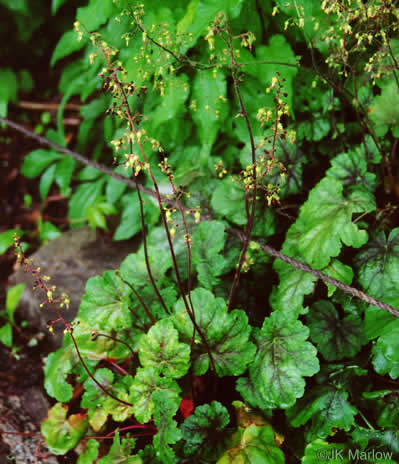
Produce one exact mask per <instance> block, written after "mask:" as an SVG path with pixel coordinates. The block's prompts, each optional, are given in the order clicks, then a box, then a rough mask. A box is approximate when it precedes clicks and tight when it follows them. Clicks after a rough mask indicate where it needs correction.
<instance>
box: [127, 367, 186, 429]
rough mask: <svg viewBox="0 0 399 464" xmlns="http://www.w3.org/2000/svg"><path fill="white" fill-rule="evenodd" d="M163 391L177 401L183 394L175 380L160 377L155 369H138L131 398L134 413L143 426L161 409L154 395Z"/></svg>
mask: <svg viewBox="0 0 399 464" xmlns="http://www.w3.org/2000/svg"><path fill="white" fill-rule="evenodd" d="M163 390H165V391H167V392H168V393H169V394H170V398H176V401H177V399H178V398H179V395H180V392H181V390H180V387H179V386H178V384H177V383H176V382H175V381H174V380H172V379H168V378H164V377H160V376H159V375H158V373H157V371H156V369H155V368H153V367H147V368H145V369H142V368H139V369H137V372H136V375H135V377H134V379H133V382H132V385H131V386H130V397H129V398H130V402H131V403H132V404H133V413H134V415H135V417H136V419H137V420H138V421H139V422H140V423H141V424H144V423H146V422H148V421H149V420H150V419H151V417H152V416H153V414H154V412H155V410H156V409H157V408H158V407H159V406H158V405H157V404H155V403H154V401H153V400H152V395H153V393H154V392H155V391H163ZM179 404H180V401H179Z"/></svg>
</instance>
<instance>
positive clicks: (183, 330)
mask: <svg viewBox="0 0 399 464" xmlns="http://www.w3.org/2000/svg"><path fill="white" fill-rule="evenodd" d="M191 301H192V303H193V308H194V315H195V321H196V324H197V326H198V328H199V330H201V332H202V334H203V335H204V337H205V340H206V343H205V342H204V340H203V339H202V337H200V336H199V334H198V331H197V330H196V331H194V327H193V324H192V322H191V319H190V316H189V314H188V313H187V311H186V307H185V305H184V302H183V299H182V298H181V299H179V301H178V302H177V303H176V305H175V316H174V318H173V323H174V325H175V327H176V328H177V330H178V331H179V333H180V334H181V337H182V339H183V341H185V342H186V343H192V339H193V334H195V335H194V345H193V347H192V357H193V367H194V372H195V373H196V374H197V375H203V374H205V372H207V370H208V368H209V365H210V361H209V353H208V350H209V351H210V353H211V355H212V359H213V363H214V368H215V371H216V373H217V374H218V375H219V376H220V377H223V376H225V375H240V374H242V373H243V372H244V371H245V369H246V367H247V365H248V363H250V362H251V361H252V359H253V356H254V353H255V346H254V345H253V343H251V342H249V341H248V339H249V335H250V333H251V326H250V325H249V324H248V317H247V315H246V314H245V312H244V311H241V310H237V309H235V310H233V311H231V312H230V313H227V306H226V303H225V301H224V300H223V299H222V298H215V297H214V296H213V294H212V293H211V292H209V291H208V290H205V289H204V288H197V289H195V290H193V291H192V292H191Z"/></svg>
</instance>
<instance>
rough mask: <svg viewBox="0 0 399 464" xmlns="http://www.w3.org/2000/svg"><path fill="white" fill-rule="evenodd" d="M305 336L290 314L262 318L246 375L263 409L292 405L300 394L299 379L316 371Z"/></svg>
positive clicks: (313, 351) (301, 383)
mask: <svg viewBox="0 0 399 464" xmlns="http://www.w3.org/2000/svg"><path fill="white" fill-rule="evenodd" d="M308 336H309V329H308V328H307V327H305V326H304V325H303V324H302V323H301V322H300V321H298V320H295V316H294V315H292V314H290V313H285V312H281V311H275V312H273V313H272V314H271V315H270V317H268V318H265V320H264V322H263V326H262V329H261V330H260V332H259V335H258V336H257V353H256V356H255V359H254V361H253V363H251V364H250V366H249V373H250V378H251V381H252V382H253V384H254V385H255V387H256V388H257V389H258V390H259V392H260V393H261V395H262V397H263V399H264V401H265V407H266V408H276V407H279V408H288V407H290V406H292V405H293V404H294V403H295V400H296V398H299V397H301V396H302V395H303V393H304V389H305V381H304V379H303V377H304V376H312V375H314V374H315V373H316V372H318V370H319V368H320V367H319V361H318V359H317V351H316V349H315V347H314V346H313V345H312V344H311V343H309V342H307V341H306V339H307V338H308Z"/></svg>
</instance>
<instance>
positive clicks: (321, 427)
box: [286, 385, 357, 441]
mask: <svg viewBox="0 0 399 464" xmlns="http://www.w3.org/2000/svg"><path fill="white" fill-rule="evenodd" d="M348 396H349V395H348V392H346V391H345V390H342V389H337V388H335V387H333V386H329V385H325V386H320V387H316V388H313V389H312V390H310V391H309V393H307V394H306V395H305V396H304V397H303V398H301V399H300V400H299V401H297V403H296V404H295V405H294V406H293V407H292V408H290V409H289V410H287V411H286V414H287V418H288V420H289V422H290V424H291V425H292V426H293V427H299V426H301V425H304V424H306V423H307V422H308V421H311V424H310V427H309V428H308V431H307V433H306V438H307V440H309V441H311V440H314V439H316V438H326V437H328V436H329V435H332V434H333V433H335V429H342V430H345V431H348V430H349V429H350V428H351V427H352V426H353V425H354V424H355V415H356V414H357V409H356V408H355V407H354V406H352V405H351V404H350V403H349V401H348Z"/></svg>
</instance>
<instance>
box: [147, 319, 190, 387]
mask: <svg viewBox="0 0 399 464" xmlns="http://www.w3.org/2000/svg"><path fill="white" fill-rule="evenodd" d="M139 359H140V362H141V364H142V366H143V367H144V368H147V367H153V368H154V369H155V370H156V371H157V372H158V373H159V374H160V375H163V376H165V377H170V378H173V379H178V378H180V377H183V376H184V375H185V374H186V373H187V371H188V369H189V367H190V346H189V345H188V344H186V343H181V342H179V334H178V332H177V330H176V329H175V328H174V327H173V324H172V322H171V321H170V320H168V319H162V320H160V321H158V322H157V323H155V324H154V325H153V326H152V327H151V328H150V330H149V331H148V333H147V334H145V335H143V336H142V337H141V339H140V343H139Z"/></svg>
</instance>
